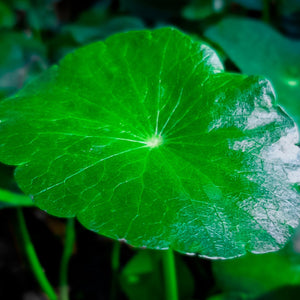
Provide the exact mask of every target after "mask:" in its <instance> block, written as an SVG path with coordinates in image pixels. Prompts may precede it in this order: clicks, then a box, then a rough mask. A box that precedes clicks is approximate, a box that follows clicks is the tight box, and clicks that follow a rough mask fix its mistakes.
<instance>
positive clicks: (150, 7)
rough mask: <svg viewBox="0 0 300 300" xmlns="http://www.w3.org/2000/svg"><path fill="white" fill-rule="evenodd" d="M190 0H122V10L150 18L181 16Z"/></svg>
mask: <svg viewBox="0 0 300 300" xmlns="http://www.w3.org/2000/svg"><path fill="white" fill-rule="evenodd" d="M189 2H190V0H176V1H174V0H120V4H121V10H122V11H125V12H127V11H128V12H130V13H132V14H134V15H138V16H140V17H143V18H144V19H148V20H156V21H158V20H167V19H170V18H174V17H179V16H180V13H181V10H182V9H183V7H184V6H185V5H187V4H188V3H189Z"/></svg>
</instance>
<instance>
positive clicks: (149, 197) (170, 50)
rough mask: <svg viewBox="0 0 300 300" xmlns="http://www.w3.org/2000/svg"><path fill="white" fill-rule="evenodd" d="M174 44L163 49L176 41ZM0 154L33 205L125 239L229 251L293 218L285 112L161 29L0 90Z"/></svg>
mask: <svg viewBox="0 0 300 300" xmlns="http://www.w3.org/2000/svg"><path fill="white" fill-rule="evenodd" d="M175 49H176V51H175ZM0 120H1V122H0V130H1V134H0V145H1V147H0V159H1V161H3V162H5V163H6V164H10V165H17V166H18V167H17V169H16V180H17V182H18V184H19V186H20V187H21V189H22V190H23V191H24V192H25V193H26V194H30V195H32V197H33V198H34V202H35V204H36V205H38V206H39V207H40V208H41V209H44V210H46V211H47V212H48V213H50V214H53V215H56V216H60V217H72V216H77V218H78V219H79V221H80V222H81V223H82V224H83V225H84V226H85V227H87V228H88V229H90V230H93V231H94V232H97V233H99V234H102V235H105V236H108V237H111V238H113V239H124V240H126V241H127V243H129V244H130V245H133V246H136V247H148V248H151V249H166V248H168V247H171V248H172V249H174V250H177V251H180V252H184V253H186V252H188V253H198V254H200V255H202V256H206V257H212V258H216V257H223V258H229V257H234V256H239V255H242V254H245V253H246V252H247V251H248V252H255V253H264V252H269V251H274V250H277V249H279V248H281V247H282V246H283V245H284V244H285V243H286V241H287V239H288V238H289V237H290V236H291V234H292V233H293V228H295V227H296V226H297V225H298V222H299V217H300V205H299V200H300V195H299V193H298V192H297V190H296V188H295V187H294V185H295V184H296V183H297V182H298V181H299V168H300V161H299V154H300V150H299V148H298V147H297V146H295V145H294V144H295V143H296V142H297V140H298V131H297V128H296V127H295V124H294V122H293V121H292V120H291V119H290V118H289V117H288V116H287V115H286V114H285V113H284V112H283V111H282V110H281V109H280V108H279V107H277V106H276V105H275V103H274V95H273V89H272V87H271V85H270V83H269V82H268V81H266V80H265V79H262V78H260V77H255V76H251V77H248V76H245V75H240V74H230V73H226V72H224V71H223V66H222V64H221V62H220V61H219V59H218V57H217V56H216V54H215V52H214V51H213V50H212V49H210V48H209V47H208V46H207V45H206V44H204V43H203V42H198V41H194V40H193V39H191V38H190V37H189V36H187V35H184V34H183V33H181V32H180V31H178V30H175V29H172V28H163V29H159V30H154V31H147V30H145V31H135V32H129V33H123V34H117V35H114V36H112V37H110V38H108V39H107V40H106V41H105V42H98V43H94V44H91V45H89V46H86V47H83V48H81V49H79V50H77V51H75V52H73V53H71V54H69V55H67V56H66V57H65V58H64V59H63V60H62V61H61V62H60V64H59V65H58V66H53V67H52V68H51V69H49V70H47V71H46V72H44V74H43V75H42V76H41V77H40V78H38V79H37V80H35V81H33V82H32V83H31V84H28V85H27V86H26V87H25V88H24V89H23V90H21V91H20V92H18V93H17V94H16V95H15V96H14V97H11V98H9V99H7V100H4V101H1V102H0Z"/></svg>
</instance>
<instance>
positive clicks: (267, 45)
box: [205, 18, 300, 126]
mask: <svg viewBox="0 0 300 300" xmlns="http://www.w3.org/2000/svg"><path fill="white" fill-rule="evenodd" d="M205 35H206V36H207V37H208V38H209V39H211V40H212V41H213V42H214V43H217V44H219V45H220V46H221V47H222V48H223V49H224V51H225V52H226V53H227V54H228V56H229V58H230V59H231V60H232V61H233V62H234V63H235V64H236V65H237V66H238V67H239V69H240V70H241V71H242V72H243V73H245V74H249V75H251V74H260V75H263V76H266V77H267V78H268V79H270V80H271V82H272V84H273V85H274V88H275V92H276V94H277V96H278V102H279V104H280V105H282V106H283V107H284V108H285V109H286V110H287V112H288V113H289V114H290V115H292V116H293V117H294V120H295V121H296V122H297V124H298V126H300V101H299V99H300V41H295V40H290V39H288V38H286V37H284V36H282V35H281V34H279V33H278V32H276V31H275V30H274V29H272V28H271V27H270V26H268V25H266V24H264V23H262V22H260V21H257V20H251V19H245V18H225V19H223V20H222V21H221V22H220V23H219V24H217V25H216V26H213V27H211V28H209V29H208V30H207V31H206V33H205Z"/></svg>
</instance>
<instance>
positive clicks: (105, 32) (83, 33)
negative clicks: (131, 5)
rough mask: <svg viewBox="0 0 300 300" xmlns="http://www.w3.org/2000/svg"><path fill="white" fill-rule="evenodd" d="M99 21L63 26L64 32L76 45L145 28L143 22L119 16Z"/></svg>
mask: <svg viewBox="0 0 300 300" xmlns="http://www.w3.org/2000/svg"><path fill="white" fill-rule="evenodd" d="M101 21H102V20H100V22H99V23H98V24H97V23H96V24H93V25H92V24H89V25H85V24H84V23H83V24H81V22H76V23H74V24H71V25H67V26H65V27H64V32H67V33H68V32H69V33H70V34H71V35H72V36H73V38H74V40H75V41H76V42H77V43H79V44H86V43H88V42H91V41H95V40H101V39H104V38H107V37H109V36H110V35H112V34H115V33H119V32H127V31H130V30H140V29H144V28H145V24H144V23H143V21H142V20H141V19H138V18H135V17H126V16H121V17H113V18H110V19H108V20H106V19H105V20H104V21H103V22H101Z"/></svg>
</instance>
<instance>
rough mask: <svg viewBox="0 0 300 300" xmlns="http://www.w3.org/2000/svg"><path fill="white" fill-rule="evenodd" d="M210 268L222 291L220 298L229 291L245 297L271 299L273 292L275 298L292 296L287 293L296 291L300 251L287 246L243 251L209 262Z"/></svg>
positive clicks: (298, 278)
mask: <svg viewBox="0 0 300 300" xmlns="http://www.w3.org/2000/svg"><path fill="white" fill-rule="evenodd" d="M275 270H276V271H275ZM213 272H214V276H215V278H216V281H217V284H218V286H219V287H220V288H221V290H222V291H224V292H226V293H225V294H224V296H222V297H224V299H226V297H227V298H228V297H229V295H230V292H232V291H235V292H236V293H237V295H244V298H245V299H272V297H274V298H273V299H275V298H276V295H277V297H279V298H276V299H292V298H291V296H288V295H293V296H295V295H296V294H295V291H299V285H300V255H299V253H295V252H294V251H291V250H289V249H288V248H285V249H283V250H281V251H279V252H275V253H267V254H262V255H254V254H247V255H246V256H244V257H241V258H236V259H233V260H227V261H215V262H213ZM292 287H294V288H292ZM297 288H298V289H297ZM284 294H286V298H283V297H282V295H284ZM280 297H282V298H280ZM228 299H229V298H228Z"/></svg>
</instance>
